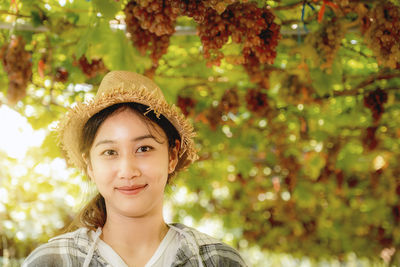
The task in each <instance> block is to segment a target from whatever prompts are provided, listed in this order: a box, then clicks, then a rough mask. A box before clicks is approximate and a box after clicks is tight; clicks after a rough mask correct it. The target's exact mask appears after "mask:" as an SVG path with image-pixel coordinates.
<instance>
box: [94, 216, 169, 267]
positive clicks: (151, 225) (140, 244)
mask: <svg viewBox="0 0 400 267" xmlns="http://www.w3.org/2000/svg"><path fill="white" fill-rule="evenodd" d="M167 232H168V226H167V225H166V224H165V222H164V219H163V217H162V212H161V213H159V214H158V213H157V214H151V215H148V216H144V217H138V218H129V217H121V216H120V215H113V214H107V220H106V223H105V225H104V227H103V232H102V235H101V236H100V238H101V239H102V240H103V241H104V242H105V243H107V244H108V245H110V246H111V247H112V248H113V249H114V250H115V251H116V252H117V253H118V254H119V255H120V256H121V257H122V258H123V259H124V261H125V262H126V263H128V262H132V261H134V262H136V263H138V265H141V264H140V262H142V263H146V262H147V261H148V260H149V259H150V258H151V256H152V255H153V254H154V252H155V251H156V250H157V248H158V246H159V244H160V243H161V241H162V240H163V238H164V237H165V235H166V234H167ZM138 259H141V260H139V261H138Z"/></svg>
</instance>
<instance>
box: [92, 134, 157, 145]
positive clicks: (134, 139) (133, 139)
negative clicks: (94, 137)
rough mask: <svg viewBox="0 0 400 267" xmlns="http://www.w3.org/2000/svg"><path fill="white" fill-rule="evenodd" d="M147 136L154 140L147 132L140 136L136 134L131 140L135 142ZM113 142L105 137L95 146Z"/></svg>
mask: <svg viewBox="0 0 400 267" xmlns="http://www.w3.org/2000/svg"><path fill="white" fill-rule="evenodd" d="M148 138H151V139H154V140H156V139H155V138H154V136H152V135H151V134H147V135H142V136H138V137H135V138H132V139H131V142H137V141H140V140H143V139H148ZM114 143H116V142H115V141H114V140H110V139H105V140H101V141H99V142H97V143H96V145H95V147H97V146H99V145H103V144H114Z"/></svg>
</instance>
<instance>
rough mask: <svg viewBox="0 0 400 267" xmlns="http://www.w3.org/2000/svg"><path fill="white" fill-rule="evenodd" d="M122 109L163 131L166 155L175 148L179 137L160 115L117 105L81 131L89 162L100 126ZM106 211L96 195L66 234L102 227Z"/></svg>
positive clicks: (81, 145)
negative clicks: (166, 148)
mask: <svg viewBox="0 0 400 267" xmlns="http://www.w3.org/2000/svg"><path fill="white" fill-rule="evenodd" d="M124 109H130V110H132V111H134V112H136V113H137V114H138V115H139V117H140V118H141V119H143V121H144V122H145V123H146V125H147V126H148V127H152V128H153V129H154V130H156V128H155V127H154V124H153V123H155V124H157V125H158V126H160V128H161V129H162V130H163V131H164V133H165V135H166V136H167V139H168V147H169V149H168V153H169V152H170V151H171V149H172V148H174V147H175V140H179V141H181V138H180V135H179V133H178V131H177V130H176V128H175V127H174V126H173V125H172V123H171V122H170V121H169V120H168V119H167V118H165V116H163V115H162V114H161V115H160V116H159V118H158V117H157V116H156V114H155V113H154V111H152V110H151V111H149V112H148V106H146V105H143V104H139V103H132V102H128V103H119V104H115V105H112V106H109V107H107V108H105V109H103V110H101V111H100V112H98V113H96V114H95V115H93V116H92V117H91V118H90V119H89V120H88V121H87V122H86V124H85V126H84V127H83V130H82V139H81V140H79V149H80V152H81V153H84V154H85V155H86V156H87V158H88V159H89V160H90V157H89V151H90V148H91V147H92V145H93V142H94V139H95V136H96V133H97V131H98V129H99V128H100V126H101V124H102V123H103V122H104V121H105V120H106V119H107V118H108V117H109V116H111V115H112V114H114V113H115V112H117V111H121V110H124ZM174 175H175V171H174V172H172V173H170V174H169V175H168V180H167V183H169V182H170V179H171V178H172V177H173V176H174ZM106 217H107V211H106V205H105V200H104V197H103V196H102V195H101V194H100V193H98V194H97V195H96V196H95V197H94V198H93V199H91V200H90V201H89V203H87V204H86V205H85V206H84V207H83V209H82V210H81V211H80V212H79V213H78V215H77V216H76V217H75V219H74V220H73V221H72V223H71V224H70V225H69V226H68V227H67V228H66V229H65V230H66V231H67V232H68V231H72V230H73V229H76V228H78V227H81V226H84V227H87V228H89V229H92V230H96V228H97V227H103V226H104V224H105V222H106Z"/></svg>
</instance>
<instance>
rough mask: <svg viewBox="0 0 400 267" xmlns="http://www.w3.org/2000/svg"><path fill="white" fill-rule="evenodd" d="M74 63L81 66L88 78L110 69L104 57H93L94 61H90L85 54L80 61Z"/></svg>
mask: <svg viewBox="0 0 400 267" xmlns="http://www.w3.org/2000/svg"><path fill="white" fill-rule="evenodd" d="M74 64H75V65H78V66H79V68H80V69H81V70H82V72H83V74H85V76H86V77H87V78H88V79H91V78H93V77H96V76H97V75H98V74H102V73H106V72H107V71H108V69H107V68H106V66H105V65H104V62H103V60H102V59H92V62H90V63H89V61H88V59H87V58H86V57H85V56H84V55H83V56H81V58H80V59H79V60H78V62H74Z"/></svg>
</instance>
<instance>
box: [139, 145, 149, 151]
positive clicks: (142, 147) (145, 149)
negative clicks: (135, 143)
mask: <svg viewBox="0 0 400 267" xmlns="http://www.w3.org/2000/svg"><path fill="white" fill-rule="evenodd" d="M151 149H152V147H151V146H141V147H139V148H138V150H137V151H138V152H149V151H150V150H151Z"/></svg>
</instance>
